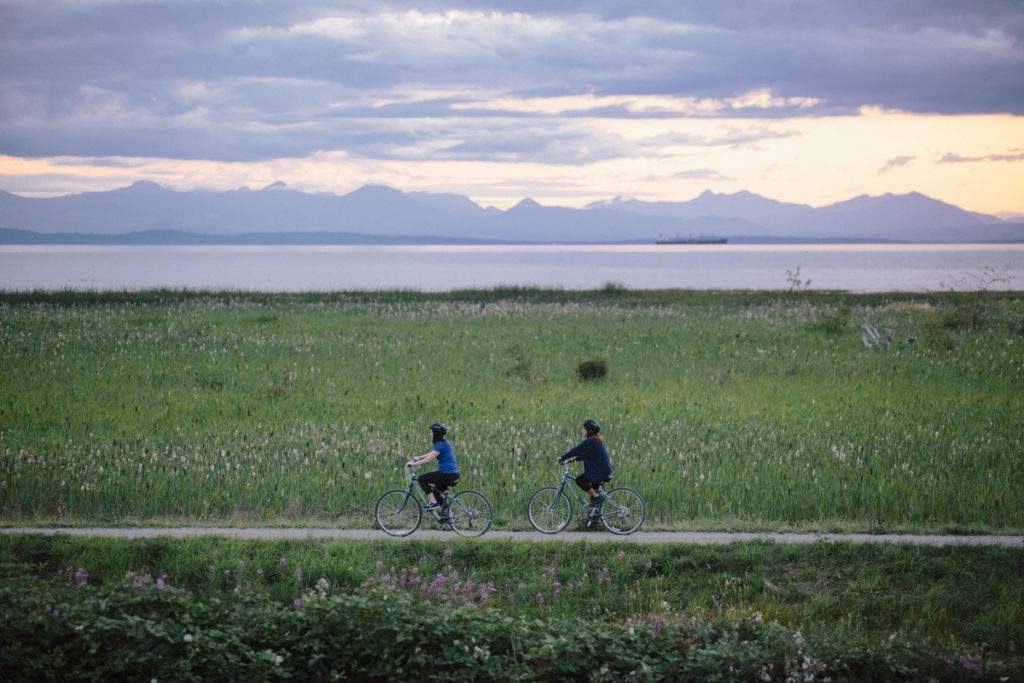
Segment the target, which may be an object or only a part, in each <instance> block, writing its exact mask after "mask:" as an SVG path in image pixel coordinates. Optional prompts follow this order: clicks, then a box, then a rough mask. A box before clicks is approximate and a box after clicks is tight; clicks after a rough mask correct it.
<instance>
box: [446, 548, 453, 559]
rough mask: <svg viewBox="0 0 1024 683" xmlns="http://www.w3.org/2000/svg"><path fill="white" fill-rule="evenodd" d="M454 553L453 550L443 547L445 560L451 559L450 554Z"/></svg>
mask: <svg viewBox="0 0 1024 683" xmlns="http://www.w3.org/2000/svg"><path fill="white" fill-rule="evenodd" d="M454 554H455V551H453V550H452V549H451V548H445V549H444V560H445V562H447V561H448V560H450V559H452V555H454Z"/></svg>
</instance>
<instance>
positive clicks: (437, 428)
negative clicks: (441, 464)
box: [430, 422, 448, 439]
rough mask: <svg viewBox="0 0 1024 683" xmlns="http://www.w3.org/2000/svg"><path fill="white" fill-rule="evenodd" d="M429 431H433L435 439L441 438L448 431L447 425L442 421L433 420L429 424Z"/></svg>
mask: <svg viewBox="0 0 1024 683" xmlns="http://www.w3.org/2000/svg"><path fill="white" fill-rule="evenodd" d="M430 431H432V432H434V438H435V439H443V438H444V435H445V434H447V433H448V425H446V424H444V423H442V422H435V423H434V424H432V425H430Z"/></svg>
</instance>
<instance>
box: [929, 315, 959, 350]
mask: <svg viewBox="0 0 1024 683" xmlns="http://www.w3.org/2000/svg"><path fill="white" fill-rule="evenodd" d="M921 338H922V340H923V341H924V344H925V346H927V347H929V348H931V349H938V350H943V351H950V350H952V349H953V346H954V344H953V338H952V337H951V336H950V335H949V328H948V327H947V326H946V323H945V321H944V320H943V317H942V316H940V315H939V314H938V313H936V312H935V311H928V314H927V315H925V318H924V322H923V323H921Z"/></svg>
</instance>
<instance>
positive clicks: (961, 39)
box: [0, 0, 1024, 163]
mask: <svg viewBox="0 0 1024 683" xmlns="http://www.w3.org/2000/svg"><path fill="white" fill-rule="evenodd" d="M416 7H417V9H416V10H415V11H413V10H411V9H410V6H409V5H407V4H398V3H394V4H388V3H379V2H377V3H348V4H345V5H343V6H340V7H339V6H338V5H336V4H329V3H316V2H312V3H310V2H264V3H249V2H231V1H226V2H219V3H205V2H195V1H186V0H181V1H178V2H162V3H152V2H117V1H111V0H107V1H102V0H95V1H79V2H72V1H67V2H33V3H30V2H11V1H10V0H0V64H2V66H3V69H2V70H0V153H6V154H15V155H21V156H42V155H88V156H168V157H179V158H217V159H226V160H245V159H260V158H269V157H279V156H305V155H308V154H310V153H312V152H315V151H317V150H321V149H344V150H346V151H348V152H349V153H352V154H356V155H370V156H377V155H380V156H383V157H385V158H405V157H404V156H403V155H409V158H423V157H422V156H420V155H423V154H426V155H427V156H428V157H429V158H474V159H476V158H480V159H486V158H494V159H514V160H521V161H545V160H551V161H553V160H560V161H561V162H563V163H584V162H586V161H591V160H595V159H599V158H607V156H608V155H615V154H620V153H625V152H627V151H628V145H624V144H622V143H621V142H620V141H614V140H609V139H607V138H601V137H590V138H588V134H587V133H586V132H585V131H584V130H583V129H582V128H580V127H577V126H573V125H571V124H570V123H568V120H569V119H571V118H573V117H574V116H580V115H594V114H595V113H599V114H601V115H603V116H613V117H614V116H621V117H635V116H639V115H643V116H668V115H677V114H675V113H673V112H671V111H658V110H657V109H653V110H645V111H641V112H638V111H636V110H631V109H629V108H628V107H624V106H621V105H615V106H608V107H602V108H600V109H597V110H589V111H578V112H562V113H559V114H557V118H558V119H559V122H558V123H551V122H548V123H544V124H542V125H543V127H544V128H546V129H547V130H548V131H551V132H552V133H551V134H549V135H545V136H541V137H540V138H537V137H536V131H537V130H538V124H537V123H536V120H537V119H540V118H551V115H545V114H543V113H536V112H535V113H523V112H516V111H501V110H500V109H495V108H493V107H492V108H473V107H472V106H470V107H469V108H460V109H459V111H457V112H456V111H453V109H452V107H453V105H457V106H460V107H462V106H463V105H466V104H469V105H472V104H473V103H479V102H483V101H486V100H488V99H503V98H523V97H560V96H571V95H582V94H594V95H596V96H616V95H629V96H652V97H671V98H696V99H708V100H717V101H720V102H725V101H727V100H729V98H736V97H738V96H740V95H743V94H744V93H747V92H750V91H752V90H767V91H770V92H771V93H773V94H774V95H775V96H777V97H779V98H782V99H783V100H786V99H787V98H814V99H816V100H820V101H819V102H817V103H816V104H814V105H813V106H797V105H793V104H792V103H786V102H782V103H781V104H771V105H770V106H752V107H742V106H733V105H730V106H725V107H724V108H721V109H720V110H718V111H713V112H708V114H709V115H723V116H724V115H728V116H741V117H752V118H771V117H779V116H802V115H820V114H826V113H850V112H856V111H858V110H859V108H860V107H862V106H865V105H871V106H881V107H886V108H897V109H903V110H906V111H910V112H931V113H949V114H954V113H978V112H988V113H990V112H1010V113H1017V114H1024V76H1022V74H1024V8H1022V5H1021V3H1019V2H1013V1H1010V2H971V3H947V2H934V1H928V2H913V1H911V2H900V3H890V2H874V3H849V2H844V1H839V0H836V1H834V2H827V3H819V2H814V3H811V2H805V3H799V2H798V3H792V2H786V3H783V2H763V3H762V2H757V3H746V2H744V3H728V4H726V3H679V2H648V3H643V4H642V5H639V6H638V5H636V4H635V3H623V2H590V3H582V4H581V3H571V4H568V3H567V4H566V8H565V9H559V8H557V7H555V6H554V5H553V4H552V3H549V2H520V3H514V2H513V3H507V2H502V3H497V2H492V3H479V2H470V1H468V0H467V1H464V2H457V1H456V2H452V3H440V2H434V3H427V4H422V3H419V4H417V5H416ZM453 10H457V11H458V12H461V14H460V13H457V12H456V13H453V12H452V11H453ZM476 12H482V13H480V14H475V13H476ZM516 12H519V13H516ZM456 117H458V118H456ZM515 118H519V119H522V121H521V122H520V123H519V124H518V130H519V133H518V134H517V132H516V130H517V126H516V125H515V124H514V123H512V121H513V119H515ZM470 119H478V120H479V121H478V122H477V123H476V124H473V125H470V124H467V123H466V121H468V120H470ZM488 120H490V121H489V122H488ZM424 121H426V122H428V123H424ZM460 126H462V127H464V128H465V130H466V131H468V132H464V133H463V134H462V135H461V138H462V139H458V140H455V141H454V142H452V143H451V144H432V143H433V142H434V141H435V140H436V139H438V138H440V139H442V140H444V139H447V138H451V137H457V138H458V137H460V136H459V135H458V133H459V131H458V128H459V127H460ZM487 131H491V132H492V137H491V139H488V134H487ZM554 132H562V133H564V137H563V138H562V141H558V140H555V139H553V134H554ZM573 146H574V147H575V150H576V151H575V152H574V151H573V150H572V149H570V147H573ZM581 151H586V153H581ZM488 155H492V156H488Z"/></svg>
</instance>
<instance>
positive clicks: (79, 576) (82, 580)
mask: <svg viewBox="0 0 1024 683" xmlns="http://www.w3.org/2000/svg"><path fill="white" fill-rule="evenodd" d="M71 583H73V584H74V585H75V586H76V587H77V588H81V587H82V586H84V585H85V584H87V583H89V574H88V572H86V571H85V570H84V569H83V568H81V567H79V568H78V569H77V570H75V576H74V578H72V579H71Z"/></svg>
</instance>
